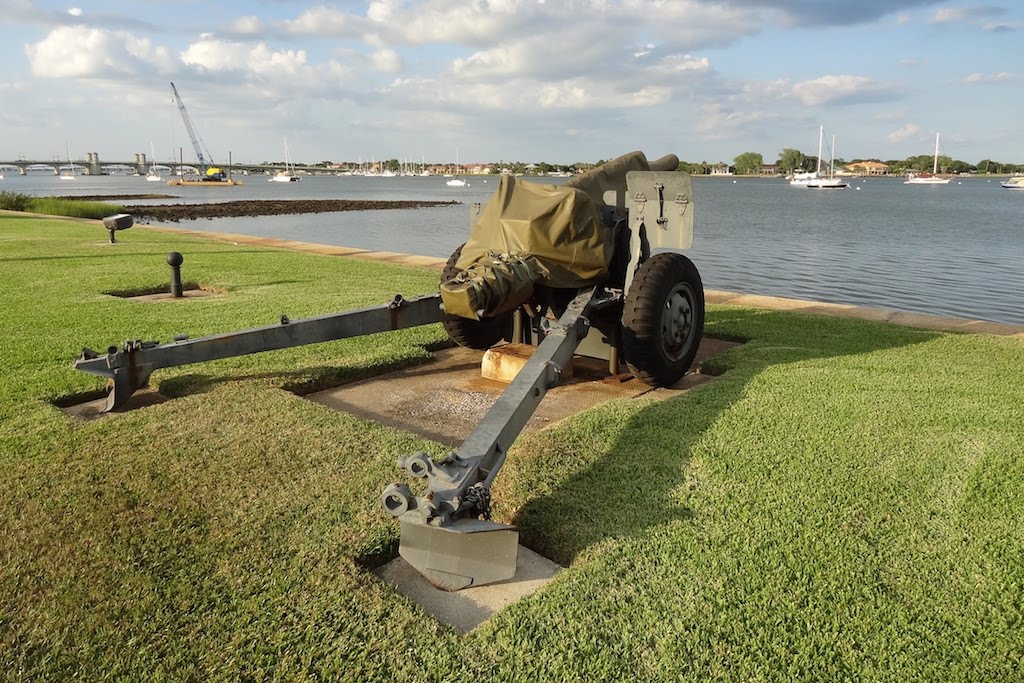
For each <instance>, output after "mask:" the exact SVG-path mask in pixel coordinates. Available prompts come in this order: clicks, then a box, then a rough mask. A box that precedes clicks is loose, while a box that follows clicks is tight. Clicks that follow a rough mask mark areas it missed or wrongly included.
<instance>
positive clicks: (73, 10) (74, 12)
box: [68, 7, 82, 17]
mask: <svg viewBox="0 0 1024 683" xmlns="http://www.w3.org/2000/svg"><path fill="white" fill-rule="evenodd" d="M68 14H70V15H71V16H73V17H80V16H82V8H81V7H70V8H68Z"/></svg>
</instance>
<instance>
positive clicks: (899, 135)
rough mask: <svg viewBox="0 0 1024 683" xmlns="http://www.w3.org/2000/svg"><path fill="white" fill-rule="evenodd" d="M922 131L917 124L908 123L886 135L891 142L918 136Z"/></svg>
mask: <svg viewBox="0 0 1024 683" xmlns="http://www.w3.org/2000/svg"><path fill="white" fill-rule="evenodd" d="M920 132H921V129H920V128H919V127H918V126H917V125H916V124H913V123H908V124H907V125H905V126H902V127H900V128H897V129H896V130H894V131H893V132H891V133H889V135H887V136H886V137H887V138H888V139H889V142H903V141H904V140H909V139H911V138H915V137H917V135H918V133H920Z"/></svg>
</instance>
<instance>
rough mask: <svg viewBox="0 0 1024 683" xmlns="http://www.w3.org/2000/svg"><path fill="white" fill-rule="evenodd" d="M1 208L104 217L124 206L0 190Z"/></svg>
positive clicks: (76, 216)
mask: <svg viewBox="0 0 1024 683" xmlns="http://www.w3.org/2000/svg"><path fill="white" fill-rule="evenodd" d="M0 209H5V210H8V211H27V212H29V213H41V214H46V215H48V216H72V217H75V218H103V217H105V216H110V215H113V214H115V213H119V212H120V211H121V210H122V206H121V205H120V204H109V203H106V202H89V201H81V200H76V199H62V198H60V197H33V196H31V195H27V194H23V193H21V192H0Z"/></svg>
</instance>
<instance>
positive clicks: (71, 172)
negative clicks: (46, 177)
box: [60, 142, 76, 180]
mask: <svg viewBox="0 0 1024 683" xmlns="http://www.w3.org/2000/svg"><path fill="white" fill-rule="evenodd" d="M64 148H65V150H67V153H68V168H67V170H63V169H62V170H61V174H60V179H61V180H75V179H76V178H75V163H74V162H73V161H71V147H70V146H69V145H68V144H67V143H66V142H65V143H64Z"/></svg>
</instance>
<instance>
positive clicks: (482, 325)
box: [441, 244, 511, 350]
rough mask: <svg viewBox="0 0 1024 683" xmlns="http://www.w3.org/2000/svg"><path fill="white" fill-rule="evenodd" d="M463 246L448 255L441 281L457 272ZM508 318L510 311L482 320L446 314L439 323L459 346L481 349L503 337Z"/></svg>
mask: <svg viewBox="0 0 1024 683" xmlns="http://www.w3.org/2000/svg"><path fill="white" fill-rule="evenodd" d="M464 246H466V245H465V244H462V245H460V246H459V248H458V249H456V250H455V252H454V253H453V254H452V255H451V256H449V257H448V263H446V264H445V266H444V270H443V271H442V272H441V282H447V281H448V280H451V279H452V278H453V277H455V276H456V275H457V274H458V272H459V269H458V268H456V267H455V264H456V263H458V261H459V256H461V255H462V247H464ZM510 320H511V313H505V314H503V315H499V316H498V317H496V318H484V319H482V320H470V319H469V318H463V317H461V316H458V315H446V316H445V317H444V320H442V321H441V324H442V325H443V326H444V329H445V332H447V333H448V336H450V337H451V338H452V340H453V341H454V342H455V343H456V344H458V345H459V346H464V347H466V348H467V349H479V350H483V349H489V348H491V347H492V346H494V345H495V344H497V343H498V342H499V341H501V340H502V339H504V338H505V333H506V331H507V329H508V327H509V321H510Z"/></svg>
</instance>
